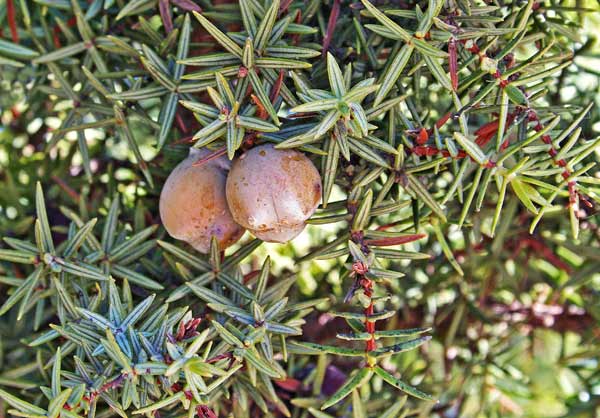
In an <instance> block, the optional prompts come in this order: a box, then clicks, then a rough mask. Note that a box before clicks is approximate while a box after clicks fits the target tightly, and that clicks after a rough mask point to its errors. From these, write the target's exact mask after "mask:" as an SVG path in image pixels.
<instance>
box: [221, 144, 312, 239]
mask: <svg viewBox="0 0 600 418" xmlns="http://www.w3.org/2000/svg"><path fill="white" fill-rule="evenodd" d="M320 200H321V176H320V175H319V172H318V171H317V169H316V167H315V166H314V164H313V163H312V162H311V161H310V160H309V159H308V157H306V156H305V155H304V154H302V153H300V152H298V151H296V150H278V149H275V148H274V147H273V145H271V144H265V145H260V146H258V147H254V148H252V149H250V150H249V151H247V152H245V153H244V154H242V155H241V156H240V157H239V158H238V159H236V160H234V161H233V164H232V166H231V171H230V172H229V176H228V177H227V202H228V203H229V209H230V210H231V214H232V215H233V219H235V221H236V222H237V223H239V224H240V225H242V226H243V227H244V228H246V229H248V230H249V231H250V232H252V233H253V234H254V235H255V236H256V237H257V238H260V239H262V240H263V241H268V242H280V243H284V242H288V241H290V240H291V239H293V238H295V237H296V236H297V235H299V234H300V232H302V230H303V229H304V226H305V221H306V220H307V219H308V218H309V217H310V216H311V215H312V214H313V213H314V212H315V210H316V209H317V206H318V205H319V201H320Z"/></svg>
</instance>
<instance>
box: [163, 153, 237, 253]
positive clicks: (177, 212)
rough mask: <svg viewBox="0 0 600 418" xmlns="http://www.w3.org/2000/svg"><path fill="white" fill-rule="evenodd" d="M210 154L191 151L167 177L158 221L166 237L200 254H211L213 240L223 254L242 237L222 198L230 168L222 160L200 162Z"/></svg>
mask: <svg viewBox="0 0 600 418" xmlns="http://www.w3.org/2000/svg"><path fill="white" fill-rule="evenodd" d="M209 154H210V152H209V151H206V150H203V151H199V150H197V149H195V148H191V149H190V155H189V156H188V157H187V158H186V159H185V160H183V161H182V162H181V163H179V165H177V167H175V169H174V170H173V171H172V172H171V174H169V177H168V178H167V180H166V181H165V184H164V185H163V188H162V191H161V193H160V200H159V212H160V219H161V222H162V224H163V225H164V227H165V229H166V230H167V232H168V233H169V235H171V236H172V237H173V238H176V239H180V240H183V241H186V242H188V243H189V244H190V245H191V246H192V247H194V248H195V249H196V250H197V251H199V252H201V253H203V254H207V253H208V252H209V251H210V243H211V238H212V237H215V238H216V239H217V243H218V247H219V249H221V250H224V249H225V248H227V247H229V246H231V245H232V244H234V243H235V242H237V241H238V240H239V239H240V238H241V237H242V235H243V234H244V228H242V227H241V226H240V225H238V224H237V223H236V222H235V221H234V220H233V217H232V215H231V212H230V211H229V206H228V204H227V199H226V198H225V181H226V178H227V173H228V172H229V168H230V165H231V164H230V162H229V160H227V158H226V157H225V156H221V157H219V158H217V159H213V160H211V161H207V162H203V161H202V159H203V158H204V157H207V156H208V155H209ZM199 161H200V163H198V162H199Z"/></svg>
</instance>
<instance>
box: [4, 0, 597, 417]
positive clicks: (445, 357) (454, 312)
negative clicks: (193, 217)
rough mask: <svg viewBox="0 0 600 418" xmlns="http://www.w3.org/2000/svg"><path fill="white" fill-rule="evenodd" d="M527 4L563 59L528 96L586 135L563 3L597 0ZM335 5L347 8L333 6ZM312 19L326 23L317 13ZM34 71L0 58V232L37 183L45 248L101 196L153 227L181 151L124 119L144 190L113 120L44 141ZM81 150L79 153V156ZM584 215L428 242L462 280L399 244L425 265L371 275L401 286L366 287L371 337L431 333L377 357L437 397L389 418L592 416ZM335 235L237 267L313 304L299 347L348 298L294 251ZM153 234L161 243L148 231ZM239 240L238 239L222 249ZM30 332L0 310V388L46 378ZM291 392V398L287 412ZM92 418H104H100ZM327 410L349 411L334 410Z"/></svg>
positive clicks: (42, 100) (46, 111) (15, 222)
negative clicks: (554, 36) (558, 44)
mask: <svg viewBox="0 0 600 418" xmlns="http://www.w3.org/2000/svg"><path fill="white" fill-rule="evenodd" d="M17 3H18V2H17ZM46 3H47V4H50V5H52V3H54V2H53V1H37V0H36V1H34V2H31V5H32V7H35V8H43V7H45V6H44V4H46ZM121 3H123V2H121ZM174 3H177V2H174ZM324 3H325V6H323V7H324V10H328V7H329V6H330V5H329V3H331V2H327V1H325V2H324ZM399 3H407V4H408V3H414V2H399ZM417 3H418V2H417ZM421 3H423V2H421ZM450 3H452V1H451V2H450ZM459 3H460V2H459ZM481 3H487V4H496V3H499V4H502V3H503V2H502V1H498V2H496V1H488V2H481ZM539 3H548V6H549V8H548V9H549V10H550V12H548V14H547V15H546V18H547V19H548V22H550V23H554V24H555V26H553V29H555V30H556V31H558V32H561V34H562V35H564V36H565V37H568V38H569V39H570V40H571V41H572V44H573V51H574V60H573V63H572V65H570V66H568V67H566V68H565V69H563V70H562V71H561V72H560V73H559V74H558V75H556V77H555V79H554V80H553V82H551V83H548V85H547V88H548V93H547V95H546V97H545V99H544V100H545V101H546V104H547V105H548V106H553V105H556V106H563V105H564V104H568V105H569V106H573V107H574V108H583V107H585V106H586V105H587V104H589V103H594V105H593V107H592V111H591V112H590V113H589V115H588V117H586V118H585V119H584V120H583V122H582V124H581V127H582V129H583V132H582V137H585V138H595V137H597V136H598V133H599V132H600V112H599V111H598V108H599V106H600V87H599V80H600V70H599V69H600V42H598V39H597V38H598V35H599V32H598V28H599V27H600V14H599V13H598V12H597V11H594V12H586V13H580V12H578V11H577V9H574V10H573V11H570V10H569V9H568V8H569V7H574V8H577V7H581V8H588V9H590V10H597V9H598V2H596V1H592V0H587V1H574V0H573V1H553V0H552V1H548V2H539ZM6 5H7V2H6V0H0V22H2V28H3V32H2V36H3V39H4V38H7V36H8V34H7V32H8V29H7V24H6V23H7V8H6ZM344 5H345V6H348V7H350V5H349V4H348V5H346V3H345V2H344ZM552 5H559V6H562V7H565V10H564V11H562V12H561V15H560V19H564V18H565V17H566V19H567V20H568V21H571V22H572V23H573V25H572V26H571V27H570V26H565V25H563V23H564V21H563V20H560V21H559V22H558V23H556V22H555V21H554V20H552V17H553V16H555V17H556V18H557V19H558V18H559V17H558V15H557V14H555V13H553V12H552V11H551V10H552V7H551V6H552ZM152 7H154V6H152ZM44 10H45V11H46V12H49V11H50V10H54V9H52V8H51V7H50V8H45V9H44ZM175 10H177V9H175ZM53 13H55V12H53ZM60 13H61V14H63V13H64V15H65V17H68V14H67V12H64V11H62V10H61V11H60ZM144 16H145V17H146V20H147V22H146V23H147V24H148V25H150V27H151V28H153V30H155V31H159V30H161V27H162V25H163V23H162V21H161V17H160V15H159V13H158V11H157V10H156V9H155V8H154V9H150V10H149V11H146V12H145V14H144ZM319 17H320V19H325V18H326V17H327V16H326V14H324V13H321V14H319ZM321 24H324V22H323V21H321ZM579 25H581V27H579ZM333 42H334V43H335V39H334V41H333ZM201 47H202V43H201V42H198V45H193V47H192V48H201ZM336 47H341V46H339V45H336ZM531 52H532V51H531V50H528V49H527V47H523V48H521V49H517V50H516V51H515V58H516V60H517V61H520V60H521V59H522V58H525V57H527V56H529V55H531ZM190 55H195V54H190ZM69 59H74V58H66V60H67V62H66V63H65V65H69V62H68V60H69ZM121 70H123V69H119V68H115V69H114V70H113V71H121ZM132 73H135V69H133V70H132ZM45 76H47V73H46V72H45V70H41V69H40V67H39V66H32V65H19V66H12V65H7V64H6V63H4V62H2V61H0V116H1V121H2V124H1V126H0V236H4V237H12V238H18V239H23V240H31V239H32V238H33V224H34V221H35V204H34V201H35V183H36V182H38V181H39V182H41V183H42V185H43V188H44V191H45V198H46V206H47V211H48V217H49V219H50V223H51V225H52V230H53V233H54V236H55V239H57V240H58V241H61V240H64V239H65V238H66V236H67V234H68V228H69V223H70V220H69V218H68V217H67V216H66V215H65V210H64V209H63V210H61V208H70V209H71V210H73V211H75V212H76V213H79V214H80V216H81V217H82V219H84V220H87V219H90V218H92V217H96V216H99V217H103V216H106V215H107V213H108V211H109V207H110V204H111V201H112V198H113V197H114V196H118V199H119V200H120V204H121V213H120V219H121V223H122V226H123V227H124V228H125V229H126V230H127V231H128V233H136V232H139V231H142V230H143V229H144V228H145V227H146V226H148V225H154V224H159V223H160V219H159V217H158V210H157V198H158V194H159V191H160V185H161V184H162V183H163V182H164V179H165V178H166V176H167V175H168V173H169V172H170V170H171V169H172V168H173V167H174V166H175V165H176V164H177V163H178V162H179V161H180V160H181V159H182V158H183V157H184V156H185V155H186V154H187V145H185V144H173V143H169V144H167V145H166V146H165V147H163V148H162V149H161V150H160V151H159V149H158V148H157V143H156V129H155V128H156V127H155V126H149V125H148V123H147V122H146V121H145V120H137V121H136V119H135V117H131V118H130V129H131V134H132V135H133V139H134V141H135V142H136V143H137V145H138V147H139V153H140V155H141V156H142V158H143V160H145V161H148V166H149V170H150V172H151V173H152V177H153V180H154V185H153V186H150V185H148V182H147V179H145V178H144V175H143V174H142V172H141V171H140V170H139V164H140V163H139V160H138V158H137V157H136V155H135V154H134V153H133V151H132V149H131V146H130V144H128V143H127V140H126V139H125V138H124V137H123V136H122V135H116V133H115V128H114V126H112V125H110V126H106V127H103V126H99V127H93V126H92V127H90V128H89V129H85V130H84V131H83V130H80V131H65V132H61V135H60V136H62V138H61V139H60V140H57V139H56V138H57V135H56V133H57V131H60V129H61V126H63V123H64V121H65V119H66V118H67V117H69V115H70V110H71V108H72V102H71V101H70V100H69V99H65V98H64V97H62V95H60V94H55V93H56V91H54V90H55V89H58V88H59V85H58V84H57V82H56V80H53V79H52V77H51V76H50V78H49V79H48V80H40V77H45ZM40 81H43V82H40ZM46 81H47V82H46ZM427 82H428V79H426V78H425V77H424V78H423V79H422V83H423V85H422V90H417V91H418V95H421V96H420V97H419V98H418V103H419V104H420V105H423V106H426V105H427V103H436V104H437V105H436V106H435V107H433V108H432V109H431V110H430V111H431V112H433V114H434V115H435V113H436V112H439V109H441V108H445V107H447V106H444V105H443V103H444V102H448V103H449V102H450V101H449V99H448V97H442V96H441V95H439V94H438V93H439V92H438V91H436V90H435V89H428V88H427V86H426V84H425V83H427ZM417 84H418V82H417ZM72 87H73V90H74V91H75V92H76V93H77V94H85V92H83V91H81V89H82V85H74V86H72ZM139 106H140V109H143V111H144V112H145V113H146V115H147V116H148V117H149V118H151V119H153V120H155V121H156V120H157V117H158V114H159V112H160V109H161V106H162V99H161V98H150V99H147V100H143V101H141V102H140V103H139ZM422 110H423V112H427V111H429V109H426V108H425V109H422ZM566 112H568V110H567V111H566ZM484 116H485V115H482V118H484ZM178 117H182V118H185V117H187V118H188V119H189V120H184V121H182V122H181V126H182V127H181V128H180V127H178V129H179V130H180V135H181V136H186V135H190V134H193V130H192V126H193V123H192V122H191V117H190V114H189V112H188V113H186V114H183V113H182V115H181V116H179V115H178ZM434 119H435V118H434ZM567 119H568V116H567ZM482 120H484V119H482ZM93 122H95V121H94V120H92V119H90V120H87V119H86V118H85V117H84V118H83V119H82V120H81V123H92V124H93ZM178 126H179V125H178ZM81 141H84V142H85V143H86V146H85V147H84V148H82V147H81ZM82 149H86V150H87V153H88V155H86V156H84V155H82V153H81V150H82ZM599 157H600V149H596V151H595V153H594V154H593V155H592V158H594V159H595V160H598V158H599ZM594 170H596V171H595V172H592V174H591V176H592V177H595V178H596V179H599V178H600V171H598V168H597V167H596V168H594ZM452 181H453V176H452V172H451V171H445V172H443V173H442V174H441V175H439V176H438V177H437V178H436V179H435V184H436V186H437V188H438V189H439V190H440V191H442V192H443V191H444V190H447V188H448V187H449V186H450V185H451V184H452ZM440 194H441V195H443V193H440ZM343 198H344V196H343V193H342V191H341V189H340V188H339V187H338V186H336V187H335V188H334V192H333V195H332V198H331V199H330V200H331V201H337V200H339V199H343ZM492 200H493V199H492ZM596 208H597V204H596V207H595V208H594V209H589V210H588V211H587V212H586V213H585V214H584V216H582V219H581V229H582V231H585V232H584V233H582V236H581V237H580V239H579V240H578V241H574V240H572V239H571V238H570V230H569V227H568V220H566V219H565V218H566V217H567V215H566V214H565V213H556V214H549V215H547V216H546V217H545V218H544V220H543V221H542V222H541V223H540V225H539V227H538V230H537V231H536V234H535V237H534V238H531V236H530V235H529V233H528V221H527V215H526V214H525V209H524V208H523V207H522V206H520V205H519V204H518V201H517V199H510V200H508V201H507V203H506V204H505V208H504V209H503V213H502V216H501V219H500V221H499V226H498V230H499V231H501V232H500V233H498V234H497V235H496V238H494V239H491V238H489V237H487V236H485V234H482V232H481V231H485V230H486V228H485V226H483V227H482V228H475V227H473V228H470V229H469V231H468V232H465V231H464V230H463V231H461V230H459V229H458V228H457V227H456V226H455V225H450V226H449V227H446V226H445V227H444V228H445V230H444V231H443V233H444V235H445V236H446V238H447V241H448V243H449V245H450V247H451V248H452V249H453V252H454V257H455V258H456V260H457V261H458V263H459V264H460V266H461V267H462V270H463V271H464V276H460V275H458V274H456V272H455V270H454V269H453V268H452V267H451V266H450V264H449V263H448V262H447V260H446V258H445V256H444V254H443V249H442V246H441V245H440V243H439V240H438V239H437V238H436V233H435V230H434V228H433V227H430V228H428V229H427V231H425V232H426V233H427V234H428V237H427V238H425V239H422V240H420V241H418V242H415V243H411V244H408V245H406V248H407V249H409V250H415V251H420V252H424V253H427V254H430V255H431V256H432V257H431V259H429V260H426V261H410V260H401V261H388V262H387V268H389V269H392V270H399V271H402V272H404V273H405V274H406V276H405V277H404V278H402V279H401V280H399V281H397V282H392V283H391V284H389V285H387V286H381V287H379V288H378V290H377V291H378V292H379V293H380V294H381V295H384V294H390V295H391V299H390V300H389V302H388V303H389V304H390V305H391V306H392V307H393V308H395V309H396V310H398V315H396V316H394V317H393V318H391V319H390V320H389V321H388V323H386V328H389V329H396V328H418V327H431V328H432V329H433V331H432V333H431V334H432V337H433V339H432V340H431V341H430V342H429V343H428V344H426V345H424V346H423V347H422V348H421V349H420V350H419V351H411V352H407V353H405V354H403V355H400V356H395V357H391V358H389V359H387V360H386V362H390V364H387V366H389V367H390V368H392V369H395V370H399V371H401V372H402V375H404V376H410V377H411V378H410V380H409V381H410V382H411V383H412V384H414V385H423V386H425V387H427V388H428V389H429V390H430V391H432V392H433V393H434V394H435V396H436V398H437V399H439V403H437V404H435V403H430V404H427V405H425V406H423V405H420V404H412V403H411V404H410V408H408V409H404V412H403V413H402V414H403V415H402V416H421V417H512V416H515V417H521V416H524V417H539V418H542V417H569V418H578V417H594V416H600V365H599V364H598V362H599V353H600V340H599V339H600V327H599V322H600V246H599V245H598V243H599V238H600V231H599V229H598V216H599V215H598V214H597V212H596ZM491 210H492V211H493V207H492V208H491ZM486 211H487V212H486ZM482 213H483V214H482V215H481V216H479V217H478V216H475V217H474V218H473V219H472V220H471V222H472V223H476V222H483V223H485V222H489V208H488V209H485V207H484V210H483V211H482ZM410 216H411V211H410V208H406V210H405V213H400V214H398V213H394V214H391V215H386V216H383V217H380V218H378V219H377V222H378V223H379V224H380V225H384V224H386V223H389V222H394V221H395V220H396V219H405V218H410ZM455 216H457V215H455ZM343 228H344V226H343V225H342V226H340V224H339V223H337V224H335V223H334V224H330V225H309V227H308V228H307V229H306V230H305V231H304V232H303V233H302V235H301V236H300V237H298V238H297V239H295V240H294V241H293V242H291V243H289V244H287V245H277V244H263V245H262V246H260V247H259V248H258V249H257V250H256V251H254V252H253V253H252V254H251V255H250V256H249V257H248V258H247V259H246V260H245V261H244V263H242V265H241V268H242V271H243V272H244V273H249V272H250V271H253V270H256V269H257V268H260V266H261V264H262V261H263V260H264V259H265V257H266V256H267V255H268V256H270V257H271V260H272V271H273V274H274V275H275V276H278V277H280V278H284V277H288V276H291V275H292V274H296V275H297V281H296V283H295V286H294V287H293V288H292V290H291V291H290V294H289V296H290V297H291V298H292V299H294V300H296V301H302V300H313V299H315V298H320V297H326V298H327V301H325V302H322V303H320V304H319V305H318V307H317V311H316V312H313V313H311V314H310V315H309V316H308V317H307V324H306V325H304V328H303V332H304V336H303V338H304V339H306V340H308V341H316V342H321V343H324V344H327V343H332V341H333V340H334V338H335V334H336V332H340V330H344V329H345V328H347V325H345V323H344V322H343V320H342V319H341V318H334V317H332V316H330V315H328V314H327V311H328V310H330V309H331V307H333V306H339V305H340V304H342V303H343V300H344V297H345V295H346V293H347V292H348V288H349V279H348V270H347V268H346V267H345V262H346V260H345V259H344V258H343V257H342V258H336V259H332V260H310V261H303V257H305V256H306V255H307V254H309V253H310V251H312V250H314V249H315V248H316V247H317V246H319V245H322V244H321V243H324V242H330V241H331V240H333V239H334V238H335V237H337V236H338V234H339V233H341V231H343ZM498 237H500V238H498ZM537 237H541V238H542V239H537ZM155 238H157V239H167V237H166V235H165V232H164V230H162V229H159V230H158V232H157V233H156V237H155ZM249 239H250V238H249V237H248V236H246V237H245V238H244V240H243V241H242V244H238V246H236V247H235V248H233V250H232V251H235V250H236V249H237V248H239V247H240V245H243V244H245V243H247V242H248V241H249ZM149 258H150V259H152V260H153V261H154V262H156V263H159V262H160V260H162V254H161V253H160V251H158V250H157V251H156V252H155V254H151V255H149ZM168 261H169V260H168ZM169 264H170V265H171V268H169V266H168V265H169ZM161 265H162V266H163V268H164V270H160V271H155V270H154V269H152V268H151V267H150V266H151V264H150V263H148V264H147V265H144V264H142V265H140V266H138V270H139V271H140V272H142V273H143V274H146V275H148V276H150V277H152V278H153V279H154V280H157V281H159V282H161V283H168V284H171V283H179V282H180V281H181V280H180V278H179V277H178V273H177V270H176V268H173V267H174V262H173V261H172V260H171V261H169V262H168V263H162V264H161ZM27 274H29V271H27V270H26V269H25V268H24V267H22V266H21V265H17V264H11V263H6V262H2V263H0V292H1V296H0V299H5V298H6V295H7V291H8V289H9V288H10V286H11V285H12V284H13V283H14V281H15V280H17V279H22V278H23V277H26V276H27ZM200 311H201V309H200ZM31 332H32V329H31V323H28V322H24V321H17V320H16V312H13V311H10V312H9V313H7V314H6V315H5V316H3V317H2V318H0V335H1V339H0V341H1V343H2V346H1V347H0V387H2V388H9V390H11V391H13V392H15V393H19V392H23V393H25V392H27V390H29V389H31V388H32V387H34V386H37V385H38V382H39V381H40V380H45V379H47V373H48V371H47V370H46V371H40V370H38V363H39V361H40V360H39V358H38V359H36V355H37V356H39V355H40V354H36V351H34V350H32V349H31V348H28V347H27V346H26V345H25V344H24V342H27V341H30V340H31V336H32V335H31ZM38 353H39V351H38ZM44 355H45V354H44ZM327 364H328V366H327V377H326V378H325V379H326V380H325V382H326V384H328V385H331V386H336V377H337V375H341V376H345V375H347V374H348V373H349V372H350V371H351V370H353V369H354V368H355V367H356V362H354V361H348V360H347V359H346V358H345V357H333V356H332V357H330V358H328V362H327ZM314 367H316V366H315V363H314V358H312V357H305V356H301V355H298V356H297V358H296V359H295V361H294V362H292V363H291V364H290V365H289V369H288V370H289V371H290V375H291V376H294V377H295V378H296V379H298V380H299V381H302V379H303V378H306V376H308V374H309V373H310V372H311V370H313V369H314ZM303 385H304V384H301V386H300V387H298V388H294V390H292V391H290V392H285V390H283V392H285V393H287V395H286V396H287V397H288V398H292V401H291V403H290V405H291V406H290V407H291V408H292V411H293V414H294V416H301V414H306V410H305V409H304V408H303V405H302V401H301V398H302V397H308V396H309V394H310V389H306V387H304V386H303ZM373 386H374V387H372V388H370V387H368V386H366V387H362V388H361V390H362V391H370V390H374V391H377V390H380V388H377V383H374V384H373ZM284 389H285V388H284ZM296 396H297V397H298V398H300V399H299V400H298V401H296V402H295V401H294V400H293V398H294V397H296ZM365 398H368V396H366V397H365ZM33 399H35V396H34V397H33ZM371 399H372V403H370V404H368V408H372V409H373V410H374V411H377V410H379V405H389V404H391V403H392V401H395V400H396V399H397V393H394V392H389V391H388V392H385V391H382V392H380V393H379V395H378V396H374V397H371ZM296 407H297V409H296ZM4 415H6V410H5V409H2V408H0V416H4ZM108 415H109V413H108V412H107V413H106V414H105V416H108ZM399 415H400V413H399ZM302 416H306V415H302ZM315 416H317V418H321V416H319V415H315ZM322 416H323V417H325V416H326V415H322ZM340 416H349V415H345V413H344V412H343V411H342V412H340Z"/></svg>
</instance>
